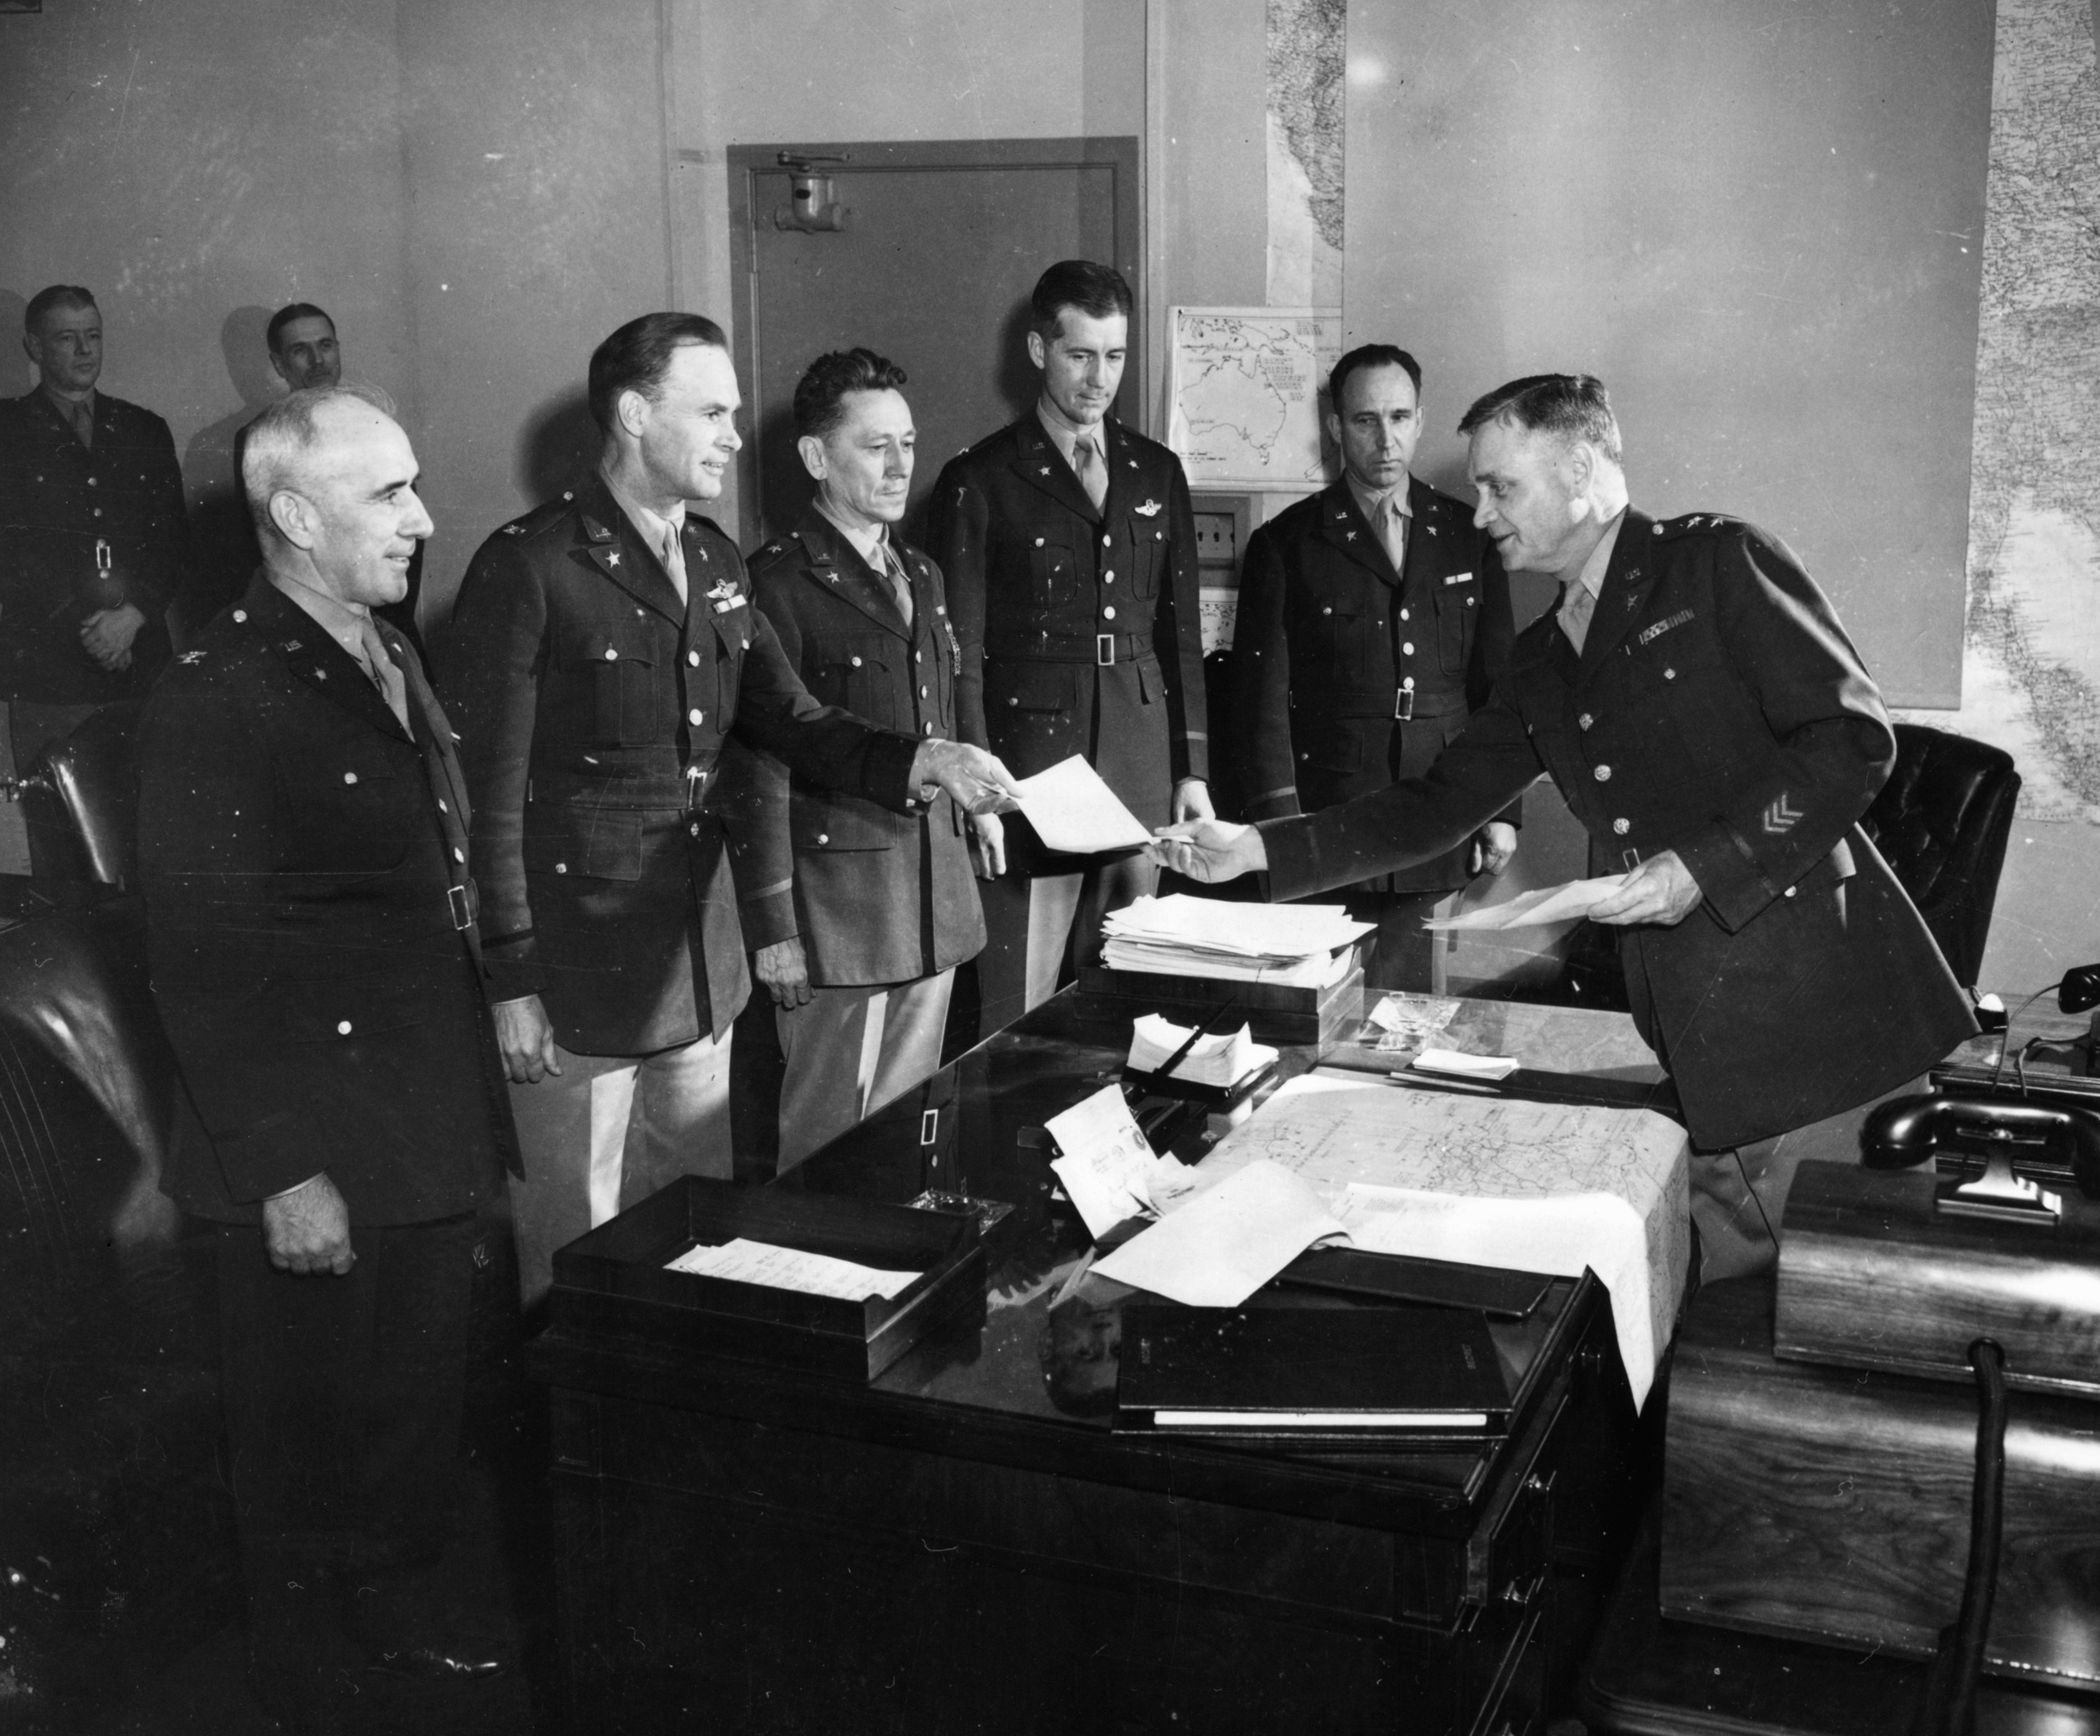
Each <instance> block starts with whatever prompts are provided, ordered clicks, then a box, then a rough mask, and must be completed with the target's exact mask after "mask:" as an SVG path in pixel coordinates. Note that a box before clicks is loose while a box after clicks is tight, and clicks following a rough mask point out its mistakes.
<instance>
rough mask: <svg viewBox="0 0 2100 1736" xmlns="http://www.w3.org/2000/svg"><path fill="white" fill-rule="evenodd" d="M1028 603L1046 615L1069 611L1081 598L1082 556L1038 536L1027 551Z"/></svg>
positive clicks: (1066, 547) (1063, 545) (1061, 544)
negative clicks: (1080, 572) (1052, 612)
mask: <svg viewBox="0 0 2100 1736" xmlns="http://www.w3.org/2000/svg"><path fill="white" fill-rule="evenodd" d="M1028 573H1029V584H1028V597H1029V601H1030V602H1031V603H1032V604H1033V605H1034V606H1035V607H1036V608H1037V609H1039V610H1041V611H1043V612H1044V613H1046V614H1047V613H1049V612H1051V611H1053V610H1057V609H1067V608H1070V607H1071V606H1072V604H1073V603H1074V602H1076V601H1077V600H1078V597H1079V557H1078V556H1077V555H1076V554H1075V553H1074V552H1073V551H1072V550H1071V548H1069V547H1068V546H1066V545H1065V544H1063V543H1057V542H1052V541H1050V540H1049V539H1048V538H1046V537H1037V538H1036V539H1035V546H1034V547H1033V548H1031V549H1030V550H1029V551H1028Z"/></svg>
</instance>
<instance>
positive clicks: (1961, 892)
mask: <svg viewBox="0 0 2100 1736" xmlns="http://www.w3.org/2000/svg"><path fill="white" fill-rule="evenodd" d="M1895 731H1896V765H1895V769H1894V770H1893V771H1892V772H1890V773H1889V781H1888V782H1887V783H1886V784H1884V785H1883V786H1882V788H1881V793H1880V794H1879V795H1877V796H1876V797H1875V798H1874V801H1873V804H1872V806H1870V807H1869V808H1868V809H1867V811H1866V813H1865V814H1864V815H1863V816H1862V817H1861V820H1860V828H1861V830H1863V831H1864V832H1865V833H1866V834H1867V836H1868V837H1869V838H1871V839H1872V840H1873V841H1874V845H1875V848H1877V849H1878V850H1880V852H1881V854H1882V857H1883V859H1884V860H1886V861H1887V863H1888V865H1889V868H1890V870H1891V871H1892V872H1893V873H1894V874H1895V876H1896V879H1897V880H1898V881H1899V882H1900V883H1901V885H1902V887H1903V890H1904V891H1905V892H1907V893H1909V894H1910V899H1911V902H1912V903H1913V904H1915V905H1916V906H1917V907H1918V914H1919V915H1921V916H1922V917H1924V919H1925V926H1926V927H1927V928H1928V929H1930V930H1931V931H1932V938H1933V939H1934V940H1936V941H1938V942H1939V947H1940V951H1941V952H1942V953H1943V954H1945V956H1946V959H1947V966H1948V968H1949V969H1950V970H1952V971H1953V972H1954V977H1955V980H1956V981H1957V982H1959V983H1961V984H1962V985H1963V986H1964V987H1973V986H1975V982H1976V978H1977V974H1978V972H1980V971H1981V969H1982V968H1983V948H1984V942H1985V940H1986V939H1987V938H1988V937H1989V935H1990V928H1991V910H1992V907H1993V906H1994V905H1995V904H1996V903H1997V899H1998V874H1999V870H2000V869H2001V868H2002V867H2003V866H2004V864H2005V846H2006V841H2007V839H2008V838H2009V836H2010V835H2011V832H2012V819H2013V806H2014V804H2015V803H2016V802H2017V800H2018V799H2019V794H2020V774H2019V771H2018V770H2017V768H2016V767H2015V766H2014V765H2013V760H2012V756H2011V755H2010V754H2007V753H2004V752H2002V751H2000V750H1999V749H1997V748H1994V747H1990V746H1988V745H1986V744H1985V743H1983V742H1980V741H1971V740H1970V739H1969V738H1968V737H1967V736H1962V735H1953V734H1950V733H1949V732H1947V731H1946V730H1942V729H1929V728H1927V727H1926V726H1925V725H1923V724H1918V723H1899V724H1897V725H1896V726H1895ZM1537 998H1539V999H1541V1000H1547V1001H1552V1002H1555V1003H1558V1004H1566V1005H1573V1006H1586V1007H1604V1008H1608V1009H1611V1010H1613V1011H1618V1012H1623V1011H1625V1010H1626V1005H1627V1001H1626V979H1625V976H1624V974H1623V973H1622V972H1621V971H1620V969H1619V949H1618V942H1617V939H1616V937H1615V936H1613V935H1612V934H1610V933H1608V932H1607V931H1606V930H1604V929H1602V928H1599V927H1598V926H1597V925H1596V924H1595V923H1589V922H1585V923H1582V924H1580V925H1579V926H1577V928H1576V929H1575V931H1574V932H1573V933H1572V934H1571V935H1570V936H1569V937H1568V950H1567V953H1566V955H1565V959H1564V962H1563V965H1562V969H1561V975H1560V978H1559V979H1558V981H1557V982H1555V983H1554V984H1553V985H1552V986H1551V987H1550V988H1548V989H1545V990H1544V991H1542V992H1541V993H1540V994H1539V995H1538V997H1537Z"/></svg>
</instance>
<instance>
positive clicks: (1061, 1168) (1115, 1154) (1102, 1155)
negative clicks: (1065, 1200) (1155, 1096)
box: [1043, 1085, 1182, 1242]
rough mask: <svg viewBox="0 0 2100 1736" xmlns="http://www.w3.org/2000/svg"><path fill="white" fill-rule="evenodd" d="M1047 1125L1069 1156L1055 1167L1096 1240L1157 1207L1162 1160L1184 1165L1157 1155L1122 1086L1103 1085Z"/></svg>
mask: <svg viewBox="0 0 2100 1736" xmlns="http://www.w3.org/2000/svg"><path fill="white" fill-rule="evenodd" d="M1043 1126H1044V1127H1045V1129H1047V1130H1048V1132H1049V1134H1050V1137H1051V1138H1052V1139H1054V1140H1056V1141H1057V1149H1058V1150H1059V1151H1060V1152H1062V1153H1063V1154H1064V1155H1063V1156H1061V1157H1055V1158H1052V1159H1051V1160H1050V1167H1051V1168H1052V1169H1053V1170H1055V1171H1056V1172H1057V1179H1058V1180H1059V1181H1061V1182H1063V1183H1064V1186H1065V1192H1066V1194H1067V1195H1069V1196H1070V1198H1071V1201H1072V1204H1073V1205H1074V1206H1075V1207H1076V1208H1077V1209H1078V1212H1079V1215H1080V1217H1081V1218H1083V1219H1084V1220H1085V1222H1086V1233H1087V1234H1088V1235H1090V1236H1092V1237H1093V1238H1094V1240H1095V1241H1097V1242H1098V1241H1099V1240H1100V1239H1101V1238H1102V1237H1103V1236H1105V1235H1107V1234H1108V1232H1109V1231H1110V1230H1112V1229H1114V1228H1115V1227H1116V1225H1118V1224H1120V1223H1121V1222H1123V1220H1124V1219H1125V1218H1134V1217H1136V1216H1137V1215H1138V1214H1139V1213H1140V1212H1148V1211H1150V1210H1152V1191H1151V1184H1152V1177H1153V1174H1154V1173H1155V1172H1156V1171H1157V1170H1158V1169H1159V1167H1160V1165H1161V1164H1162V1163H1164V1164H1166V1165H1167V1166H1168V1167H1170V1168H1172V1169H1175V1170H1179V1169H1180V1168H1181V1167H1182V1166H1181V1164H1180V1163H1178V1162H1176V1161H1175V1160H1174V1159H1173V1158H1159V1157H1155V1156H1154V1155H1153V1154H1152V1147H1151V1145H1150V1143H1149V1142H1148V1141H1147V1140H1146V1138H1145V1135H1144V1132H1143V1130H1142V1129H1140V1128H1139V1126H1138V1124H1137V1121H1136V1119H1135V1118H1134V1117H1133V1116H1132V1115H1131V1113H1130V1104H1129V1103H1128V1101H1126V1100H1125V1098H1124V1096H1123V1088H1122V1087H1121V1086H1120V1085H1104V1086H1102V1087H1101V1089H1100V1090H1099V1091H1096V1092H1095V1093H1094V1094H1093V1096H1091V1097H1086V1098H1082V1099H1081V1100H1080V1101H1079V1102H1077V1103H1075V1104H1073V1105H1072V1107H1071V1108H1069V1109H1067V1110H1065V1111H1064V1112H1063V1113H1062V1114H1060V1115H1053V1116H1051V1117H1050V1119H1049V1120H1048V1121H1046V1122H1044V1123H1043Z"/></svg>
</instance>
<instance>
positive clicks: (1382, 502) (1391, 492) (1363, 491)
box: [1342, 471, 1415, 525]
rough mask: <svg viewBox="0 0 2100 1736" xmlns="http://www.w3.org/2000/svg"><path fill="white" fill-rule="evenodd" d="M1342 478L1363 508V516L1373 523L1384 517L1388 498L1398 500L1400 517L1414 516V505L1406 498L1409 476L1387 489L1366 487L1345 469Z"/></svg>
mask: <svg viewBox="0 0 2100 1736" xmlns="http://www.w3.org/2000/svg"><path fill="white" fill-rule="evenodd" d="M1342 480H1343V481H1345V482H1347V483H1348V484H1349V492H1350V493H1351V494H1353V495H1355V496H1356V504H1357V505H1358V506H1360V507H1362V508H1363V514H1364V517H1365V518H1367V519H1369V520H1370V522H1371V523H1372V524H1374V525H1375V524H1377V523H1378V522H1379V521H1380V520H1381V519H1382V518H1384V517H1385V513H1386V503H1387V502H1388V501H1390V500H1395V499H1397V500H1398V501H1399V502H1400V516H1401V517H1402V518H1413V517H1414V516H1415V509H1414V506H1413V504H1412V503H1411V502H1410V501H1409V500H1408V498H1407V484H1408V481H1409V478H1407V477H1405V476H1403V477H1401V478H1400V480H1399V481H1398V482H1396V483H1394V484H1393V486H1392V487H1391V488H1387V489H1370V488H1366V487H1364V485H1363V484H1362V483H1360V482H1358V481H1357V480H1356V478H1355V477H1353V476H1351V475H1349V474H1348V473H1347V472H1346V471H1345V472H1343V476H1342Z"/></svg>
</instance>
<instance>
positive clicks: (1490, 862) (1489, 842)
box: [1466, 820, 1517, 879]
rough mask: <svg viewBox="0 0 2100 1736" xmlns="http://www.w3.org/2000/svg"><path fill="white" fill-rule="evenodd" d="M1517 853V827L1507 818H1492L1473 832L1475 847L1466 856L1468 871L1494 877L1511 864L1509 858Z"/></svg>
mask: <svg viewBox="0 0 2100 1736" xmlns="http://www.w3.org/2000/svg"><path fill="white" fill-rule="evenodd" d="M1516 853H1517V829H1516V827H1514V826H1512V825H1511V824H1510V823H1509V822H1508V821H1507V820H1490V821H1488V823H1487V824H1486V825H1485V826H1482V827H1481V828H1480V830H1479V831H1477V832H1475V833H1474V834H1473V849H1472V853H1471V854H1470V855H1469V856H1468V857H1467V858H1466V872H1467V873H1468V874H1485V875H1487V876H1488V878H1489V879H1493V878H1494V877H1495V876H1496V875H1497V874H1500V873H1501V872H1502V870H1503V869H1505V868H1507V867H1508V866H1509V859H1510V858H1511V857H1512V856H1514V855H1515V854H1516Z"/></svg>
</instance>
